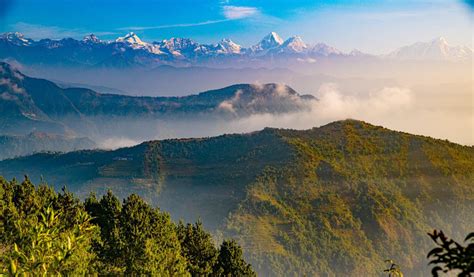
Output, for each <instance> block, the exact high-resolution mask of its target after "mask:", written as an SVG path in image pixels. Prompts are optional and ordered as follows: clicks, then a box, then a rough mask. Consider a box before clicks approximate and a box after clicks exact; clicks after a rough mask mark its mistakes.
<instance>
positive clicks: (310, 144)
mask: <svg viewBox="0 0 474 277" xmlns="http://www.w3.org/2000/svg"><path fill="white" fill-rule="evenodd" d="M24 174H29V175H30V176H31V178H32V179H34V180H37V179H39V178H40V177H41V176H43V178H44V179H45V180H47V181H48V182H49V183H52V184H54V185H56V188H59V187H61V186H62V185H64V184H68V188H69V189H71V190H73V191H76V192H78V193H79V194H80V195H83V196H85V195H87V194H88V192H89V191H97V192H99V193H103V192H105V190H106V189H107V188H111V189H112V190H113V191H114V192H115V193H117V194H118V195H120V196H121V197H122V196H125V195H128V194H129V193H131V192H137V193H139V194H140V195H142V196H144V197H145V198H146V199H148V200H149V201H152V202H153V203H155V204H157V205H159V206H160V207H161V208H162V209H163V210H166V211H169V212H170V214H171V215H172V217H173V218H174V219H179V218H183V219H185V220H186V221H196V220H197V219H198V218H201V219H202V220H203V222H204V224H205V225H206V226H207V227H208V228H209V229H210V230H212V231H213V233H215V234H217V235H220V234H221V235H224V236H225V237H228V236H231V237H235V238H237V240H238V241H239V242H240V244H241V245H242V246H243V249H244V252H245V254H246V257H247V259H248V260H249V261H250V262H251V264H252V266H253V267H254V269H255V270H256V271H257V272H259V273H260V274H263V275H269V276H291V275H295V276H302V275H303V274H306V275H308V276H334V275H338V276H347V275H352V276H364V275H376V273H380V272H381V271H382V270H383V267H384V262H383V260H385V259H387V258H391V259H394V260H396V261H397V262H398V263H399V264H401V265H402V268H403V271H404V272H405V274H406V275H407V276H422V275H426V273H427V272H429V269H428V267H427V260H426V253H427V252H428V251H429V249H430V248H431V243H430V241H429V237H428V236H426V233H427V232H429V231H432V229H434V228H437V229H443V230H444V231H445V232H446V233H449V234H451V235H452V236H453V237H454V238H457V239H463V238H464V237H463V236H464V235H465V234H466V233H468V232H469V231H472V230H473V229H474V213H473V212H472V211H474V148H473V147H467V146H460V145H457V144H453V143H450V142H448V141H441V140H435V139H431V138H428V137H422V136H415V135H410V134H406V133H401V132H395V131H391V130H388V129H385V128H382V127H377V126H373V125H370V124H367V123H364V122H360V121H355V120H346V121H339V122H335V123H331V124H329V125H326V126H323V127H320V128H313V129H310V130H306V131H295V130H278V129H265V130H263V131H260V132H255V133H251V134H245V135H224V136H220V137H214V138H206V139H187V140H184V139H182V140H165V141H153V142H146V143H143V144H141V145H139V146H136V147H132V148H124V149H119V150H116V151H79V152H72V153H67V154H37V155H33V156H30V157H25V158H18V159H14V160H7V161H3V162H0V175H4V176H5V177H7V178H12V177H21V176H22V175H24Z"/></svg>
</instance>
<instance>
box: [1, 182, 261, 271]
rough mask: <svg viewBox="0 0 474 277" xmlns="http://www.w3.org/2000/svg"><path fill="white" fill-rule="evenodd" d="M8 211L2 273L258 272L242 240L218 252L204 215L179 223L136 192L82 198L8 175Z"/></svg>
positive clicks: (4, 188)
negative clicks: (246, 256)
mask: <svg viewBox="0 0 474 277" xmlns="http://www.w3.org/2000/svg"><path fill="white" fill-rule="evenodd" d="M0 212H1V213H0V276H2V274H5V275H24V276H28V275H33V276H36V275H46V276H50V275H72V276H75V275H94V274H99V275H151V276H190V275H191V274H192V275H193V276H253V275H254V273H253V271H252V270H251V268H250V265H248V264H246V263H245V261H244V260H243V259H242V250H241V248H240V246H238V245H237V244H235V242H233V241H231V242H225V243H224V244H223V246H222V247H221V249H220V252H219V253H220V254H219V255H218V253H217V252H218V251H217V249H216V248H215V247H214V245H213V243H212V237H211V235H210V234H209V233H207V232H206V231H205V230H204V228H203V227H202V223H201V222H197V223H196V224H194V225H192V224H187V225H183V224H182V223H180V224H179V225H176V224H174V223H173V222H172V221H171V218H170V216H169V215H168V214H167V213H164V212H161V211H160V210H159V209H158V208H154V207H152V206H150V205H149V204H147V203H146V202H145V201H144V200H143V199H142V198H140V197H139V196H138V195H135V194H132V195H130V196H129V197H128V198H127V199H125V200H124V201H123V204H121V203H120V201H119V200H118V199H117V197H115V195H114V194H113V193H112V192H111V191H108V192H107V194H105V195H103V196H102V198H101V199H100V200H98V199H97V197H96V196H95V195H94V194H91V195H90V196H89V197H88V198H87V199H86V200H85V201H84V202H83V203H82V202H81V201H80V200H79V199H78V198H76V197H75V196H74V195H73V194H72V193H70V192H68V191H66V190H65V189H63V190H62V192H60V193H56V192H55V191H54V190H53V189H52V188H51V187H49V186H47V185H40V186H38V187H36V186H34V185H33V184H32V183H31V182H30V181H29V179H28V178H25V181H24V182H22V183H21V184H18V183H17V182H16V181H15V180H13V181H11V182H8V181H6V180H5V179H3V178H1V177H0ZM218 257H220V264H219V266H217V264H218ZM214 270H217V271H216V272H214ZM190 273H191V274H190Z"/></svg>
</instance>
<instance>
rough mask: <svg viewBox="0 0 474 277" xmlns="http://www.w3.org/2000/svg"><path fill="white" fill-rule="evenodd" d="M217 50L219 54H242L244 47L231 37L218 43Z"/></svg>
mask: <svg viewBox="0 0 474 277" xmlns="http://www.w3.org/2000/svg"><path fill="white" fill-rule="evenodd" d="M216 46H217V50H216V51H217V52H218V53H219V54H240V53H241V51H242V49H243V47H242V46H240V45H238V44H237V43H235V42H233V41H232V40H231V39H228V38H225V39H223V40H221V41H220V42H219V43H217V45H216Z"/></svg>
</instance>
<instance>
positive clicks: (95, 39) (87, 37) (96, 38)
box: [82, 34, 102, 43]
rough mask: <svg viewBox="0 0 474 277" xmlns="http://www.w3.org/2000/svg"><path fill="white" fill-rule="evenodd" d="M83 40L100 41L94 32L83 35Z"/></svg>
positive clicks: (87, 41) (89, 41)
mask: <svg viewBox="0 0 474 277" xmlns="http://www.w3.org/2000/svg"><path fill="white" fill-rule="evenodd" d="M82 41H83V42H86V43H100V42H102V41H101V40H100V39H99V38H98V37H96V35H94V34H90V35H87V36H85V37H84V38H83V39H82Z"/></svg>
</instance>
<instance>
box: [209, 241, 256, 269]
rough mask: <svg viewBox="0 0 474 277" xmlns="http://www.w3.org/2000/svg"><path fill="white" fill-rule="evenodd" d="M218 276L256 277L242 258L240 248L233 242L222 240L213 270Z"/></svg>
mask: <svg viewBox="0 0 474 277" xmlns="http://www.w3.org/2000/svg"><path fill="white" fill-rule="evenodd" d="M214 272H216V273H217V274H218V276H228V277H233V276H238V277H240V276H256V274H255V273H254V272H253V270H252V268H251V266H250V265H249V264H247V263H246V262H245V261H244V259H243V257H242V248H241V247H240V246H239V245H238V244H237V243H236V242H235V241H234V240H224V242H222V245H221V248H220V250H219V257H218V259H217V263H216V265H215V268H214Z"/></svg>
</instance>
